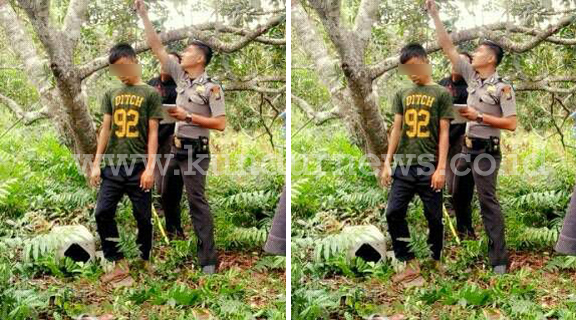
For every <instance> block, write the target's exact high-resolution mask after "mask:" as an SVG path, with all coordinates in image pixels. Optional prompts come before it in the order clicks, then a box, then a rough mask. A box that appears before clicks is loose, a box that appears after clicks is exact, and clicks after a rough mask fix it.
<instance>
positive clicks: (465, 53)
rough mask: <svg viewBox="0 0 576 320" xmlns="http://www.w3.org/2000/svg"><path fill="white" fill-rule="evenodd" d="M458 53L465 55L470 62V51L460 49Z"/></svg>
mask: <svg viewBox="0 0 576 320" xmlns="http://www.w3.org/2000/svg"><path fill="white" fill-rule="evenodd" d="M460 54H461V55H463V56H466V58H468V62H470V63H472V55H471V54H470V52H467V51H462V52H460Z"/></svg>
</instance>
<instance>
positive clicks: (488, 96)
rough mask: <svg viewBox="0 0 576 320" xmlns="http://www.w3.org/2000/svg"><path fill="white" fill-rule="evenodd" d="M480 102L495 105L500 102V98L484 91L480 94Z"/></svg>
mask: <svg viewBox="0 0 576 320" xmlns="http://www.w3.org/2000/svg"><path fill="white" fill-rule="evenodd" d="M480 102H484V103H487V104H492V105H495V104H497V103H498V99H496V97H494V96H493V95H491V94H489V93H484V94H483V95H481V96H480Z"/></svg>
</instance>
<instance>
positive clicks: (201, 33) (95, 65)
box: [78, 15, 286, 79]
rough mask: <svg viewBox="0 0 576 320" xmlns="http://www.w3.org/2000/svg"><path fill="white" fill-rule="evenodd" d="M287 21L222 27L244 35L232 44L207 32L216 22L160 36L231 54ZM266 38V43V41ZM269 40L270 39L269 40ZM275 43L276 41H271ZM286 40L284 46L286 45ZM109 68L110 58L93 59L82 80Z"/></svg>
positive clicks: (140, 47) (144, 47)
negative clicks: (195, 41)
mask: <svg viewBox="0 0 576 320" xmlns="http://www.w3.org/2000/svg"><path fill="white" fill-rule="evenodd" d="M284 19H285V16H284V15H281V16H276V17H273V18H271V19H270V20H268V21H267V22H266V23H265V24H264V25H263V26H259V27H257V28H256V29H254V30H241V31H238V30H237V29H236V28H231V27H222V28H223V29H222V30H230V31H231V32H232V31H233V32H232V33H240V34H243V37H242V38H241V39H239V40H237V41H236V42H232V43H225V42H223V41H221V40H218V39H216V38H215V37H214V36H213V35H212V34H211V33H208V32H207V31H212V30H215V29H217V28H218V24H217V23H215V22H210V23H204V24H199V25H195V26H191V27H185V28H180V29H176V30H171V31H168V32H164V33H162V34H160V39H161V40H162V43H164V44H166V43H169V42H173V41H178V40H183V39H188V38H195V39H198V40H202V41H204V42H206V43H207V44H209V45H210V46H211V47H212V48H213V49H215V50H218V51H220V52H226V53H231V52H234V51H237V50H239V49H242V48H243V47H244V46H246V45H247V44H248V43H249V42H250V41H253V40H254V41H257V40H256V39H258V37H260V35H262V34H264V33H265V32H267V31H268V30H269V29H270V28H272V27H274V26H277V25H279V24H280V23H282V22H283V21H284ZM266 39H268V38H265V39H264V41H266ZM268 40H269V39H268ZM270 42H274V41H270ZM285 43H286V42H285V40H284V43H283V44H284V45H285ZM133 47H134V50H135V51H136V53H138V54H139V53H142V52H146V51H148V50H150V46H148V44H147V43H146V41H139V42H137V43H135V44H134V46H133ZM107 66H108V56H107V55H103V56H100V57H98V58H95V59H93V60H92V61H90V62H87V63H85V64H83V65H81V66H80V67H79V68H78V69H79V74H80V77H81V79H85V78H86V77H88V76H90V75H91V74H92V73H94V72H96V71H98V70H100V69H103V68H105V67H107Z"/></svg>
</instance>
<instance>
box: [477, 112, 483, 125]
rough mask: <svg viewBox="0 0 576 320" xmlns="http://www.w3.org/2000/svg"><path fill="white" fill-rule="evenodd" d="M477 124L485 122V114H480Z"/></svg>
mask: <svg viewBox="0 0 576 320" xmlns="http://www.w3.org/2000/svg"><path fill="white" fill-rule="evenodd" d="M476 122H478V123H482V122H484V114H483V113H480V112H478V116H477V117H476Z"/></svg>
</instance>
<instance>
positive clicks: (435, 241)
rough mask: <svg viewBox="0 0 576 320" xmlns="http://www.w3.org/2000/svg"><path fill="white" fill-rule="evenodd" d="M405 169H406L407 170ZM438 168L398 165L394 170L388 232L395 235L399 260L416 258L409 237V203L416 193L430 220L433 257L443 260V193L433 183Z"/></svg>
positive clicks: (429, 236)
mask: <svg viewBox="0 0 576 320" xmlns="http://www.w3.org/2000/svg"><path fill="white" fill-rule="evenodd" d="M403 171H405V172H403ZM433 173H434V169H432V170H430V168H426V167H422V166H410V167H400V166H397V167H396V169H395V170H394V173H393V178H394V181H393V182H392V188H391V189H390V193H389V197H388V206H387V209H386V221H387V222H388V232H390V236H391V238H392V247H393V249H394V255H395V256H396V259H398V260H400V261H408V260H411V259H414V253H413V252H411V251H410V248H409V246H408V244H409V242H408V241H407V239H409V238H410V231H409V229H408V223H407V221H406V213H407V211H408V205H409V204H410V201H411V200H412V198H414V195H415V194H418V196H420V199H421V200H422V203H423V204H424V216H425V217H426V219H427V220H428V228H429V232H428V244H429V245H430V249H431V250H432V258H434V259H435V260H440V257H441V254H442V242H443V238H444V225H443V223H442V192H436V191H435V190H433V189H432V187H431V186H430V184H431V181H432V174H433Z"/></svg>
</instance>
